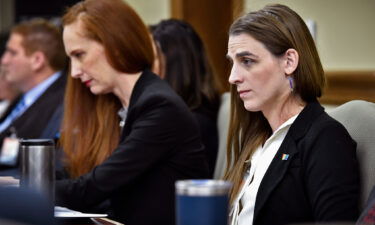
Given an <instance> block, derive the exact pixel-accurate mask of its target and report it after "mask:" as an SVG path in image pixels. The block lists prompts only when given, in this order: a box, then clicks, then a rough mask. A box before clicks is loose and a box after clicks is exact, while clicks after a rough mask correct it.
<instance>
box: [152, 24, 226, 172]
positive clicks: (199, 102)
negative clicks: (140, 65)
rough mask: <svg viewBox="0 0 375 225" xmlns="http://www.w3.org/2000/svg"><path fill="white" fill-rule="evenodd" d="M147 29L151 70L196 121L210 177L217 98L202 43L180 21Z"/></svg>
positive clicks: (215, 149)
mask: <svg viewBox="0 0 375 225" xmlns="http://www.w3.org/2000/svg"><path fill="white" fill-rule="evenodd" d="M150 29H151V31H152V36H153V38H154V41H155V43H154V47H155V48H154V52H155V53H156V54H155V55H156V59H155V62H154V69H153V70H154V72H155V73H156V74H158V75H159V76H160V77H161V78H162V79H164V80H165V81H167V82H168V84H169V85H170V86H171V87H172V88H173V90H175V92H176V93H177V94H178V95H179V96H181V97H182V99H183V100H184V101H185V103H186V104H187V105H188V106H189V108H190V110H191V111H192V112H193V115H194V117H195V119H196V120H197V121H198V124H199V128H200V133H201V136H202V141H203V144H204V146H205V154H206V158H207V161H208V165H209V171H210V176H211V177H212V176H213V173H214V169H215V163H216V156H217V151H218V131H217V125H216V123H217V113H218V109H219V105H220V94H219V92H218V90H217V88H216V86H215V81H214V77H213V73H212V69H211V65H210V63H209V61H208V58H207V55H206V52H205V48H204V45H203V42H202V40H201V38H200V37H199V36H198V34H197V32H196V31H195V30H194V29H193V27H192V26H191V25H190V24H188V23H186V22H184V21H181V20H176V19H168V20H163V21H161V22H160V23H158V24H156V25H153V26H151V27H150Z"/></svg>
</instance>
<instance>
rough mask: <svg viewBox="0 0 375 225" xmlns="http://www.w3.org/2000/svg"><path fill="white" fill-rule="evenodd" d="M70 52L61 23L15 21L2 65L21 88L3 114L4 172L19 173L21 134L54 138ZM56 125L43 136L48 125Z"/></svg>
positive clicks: (0, 163) (0, 160)
mask: <svg viewBox="0 0 375 225" xmlns="http://www.w3.org/2000/svg"><path fill="white" fill-rule="evenodd" d="M65 65H66V55H65V52H64V46H63V42H62V36H61V32H60V30H59V28H58V27H56V26H55V25H53V24H52V23H49V22H48V21H46V20H44V19H32V20H28V21H24V22H21V23H20V24H17V25H15V26H14V27H13V28H12V29H11V32H10V36H9V39H8V42H7V44H6V48H5V52H4V54H3V55H2V58H1V69H2V72H3V74H4V76H5V79H6V81H7V82H8V83H9V84H10V85H12V86H13V87H14V88H16V89H18V90H19V91H20V92H21V95H20V96H19V98H17V99H15V100H14V101H13V103H12V104H11V105H10V106H9V107H8V109H7V110H6V112H5V113H4V114H3V116H2V117H1V118H0V146H1V151H0V174H1V175H17V174H18V171H17V170H15V169H14V168H15V167H17V164H18V153H19V152H18V147H17V146H16V145H14V144H10V143H16V142H18V141H17V140H18V139H19V138H24V139H27V138H41V137H44V138H54V137H55V136H56V134H57V133H58V132H59V125H60V120H61V117H60V118H57V119H56V118H54V120H53V121H51V119H52V118H53V115H54V114H55V113H56V110H58V109H59V108H60V107H61V105H62V104H63V98H64V90H65V81H66V76H65V74H64V73H63V72H62V70H63V69H64V68H65ZM51 123H52V124H54V123H55V124H57V125H56V126H54V127H56V129H57V130H54V131H51V133H49V134H48V135H46V136H42V134H43V132H44V131H45V129H46V127H47V126H49V125H50V124H51Z"/></svg>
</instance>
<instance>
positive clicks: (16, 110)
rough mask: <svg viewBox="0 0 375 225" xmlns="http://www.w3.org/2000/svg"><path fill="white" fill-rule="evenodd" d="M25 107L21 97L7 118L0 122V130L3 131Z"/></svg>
mask: <svg viewBox="0 0 375 225" xmlns="http://www.w3.org/2000/svg"><path fill="white" fill-rule="evenodd" d="M25 107H26V103H25V99H24V98H23V97H22V98H21V99H20V100H19V101H18V103H17V105H16V106H15V107H14V108H13V110H12V111H11V112H10V113H9V115H8V116H7V118H6V119H5V120H4V121H3V122H2V123H1V124H0V132H3V131H4V130H5V129H6V128H7V127H8V126H9V125H10V124H12V122H13V121H14V120H15V119H17V118H18V117H19V116H20V115H21V114H22V113H23V111H24V110H25Z"/></svg>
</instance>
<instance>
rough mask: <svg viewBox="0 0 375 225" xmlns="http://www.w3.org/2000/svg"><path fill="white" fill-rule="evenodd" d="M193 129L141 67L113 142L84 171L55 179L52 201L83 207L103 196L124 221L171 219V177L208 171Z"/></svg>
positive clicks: (177, 102) (178, 104) (165, 89)
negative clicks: (117, 139)
mask: <svg viewBox="0 0 375 225" xmlns="http://www.w3.org/2000/svg"><path fill="white" fill-rule="evenodd" d="M198 129H199V128H198V125H197V123H196V121H195V120H194V117H193V116H192V113H191V112H190V110H189V109H188V107H187V106H186V105H185V103H184V102H183V100H182V99H181V98H180V97H179V96H177V94H175V92H174V91H173V90H172V89H171V88H170V87H169V85H168V84H167V83H165V81H162V80H161V79H160V78H159V77H157V76H156V75H154V74H153V73H151V72H149V71H145V72H143V73H142V75H141V77H140V78H139V80H138V81H137V83H136V85H135V87H134V89H133V92H132V95H131V98H130V103H129V107H128V114H127V118H126V121H125V127H124V130H123V132H122V135H121V141H120V144H119V146H118V147H117V148H116V149H115V150H114V152H113V153H112V155H111V156H109V158H108V159H107V160H105V161H104V162H103V163H102V164H101V165H99V166H97V167H95V168H94V169H93V170H92V171H91V172H89V173H88V174H86V175H84V176H81V177H79V178H77V179H64V180H59V181H57V182H56V204H57V205H62V206H66V207H68V208H72V209H76V210H81V211H87V210H89V209H90V208H91V207H94V206H95V205H98V204H99V203H101V202H103V201H104V200H108V199H109V201H110V205H111V209H112V210H113V215H111V218H113V219H115V220H118V221H121V222H123V223H125V224H126V225H150V224H163V225H169V224H175V219H174V199H175V197H174V193H175V192H174V190H175V187H174V183H175V181H176V180H181V179H192V178H205V177H207V175H208V168H207V163H206V161H205V157H204V152H203V146H202V143H201V139H200V136H199V131H198ZM108 135H111V134H110V133H109V134H108Z"/></svg>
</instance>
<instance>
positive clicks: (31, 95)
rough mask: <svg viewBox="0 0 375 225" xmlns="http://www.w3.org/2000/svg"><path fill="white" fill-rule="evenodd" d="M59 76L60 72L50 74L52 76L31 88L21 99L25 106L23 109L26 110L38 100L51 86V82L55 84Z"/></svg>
mask: <svg viewBox="0 0 375 225" xmlns="http://www.w3.org/2000/svg"><path fill="white" fill-rule="evenodd" d="M60 76H61V72H60V71H58V72H56V73H54V74H52V76H50V77H48V78H47V79H45V80H44V81H43V82H41V83H40V84H38V85H36V86H35V87H33V88H32V89H31V90H29V91H28V92H26V93H25V94H24V95H23V98H24V100H25V106H26V107H25V108H26V109H27V108H28V107H29V106H30V105H32V104H33V103H34V102H35V101H36V100H37V99H38V98H39V96H41V95H42V94H43V93H44V91H45V90H46V89H47V88H48V87H49V86H51V84H52V83H53V82H55V81H56V80H57V79H58V78H59V77H60Z"/></svg>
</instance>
